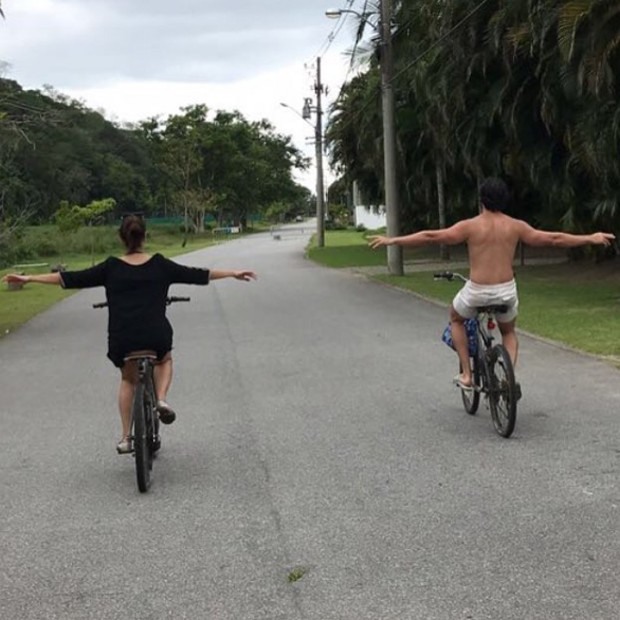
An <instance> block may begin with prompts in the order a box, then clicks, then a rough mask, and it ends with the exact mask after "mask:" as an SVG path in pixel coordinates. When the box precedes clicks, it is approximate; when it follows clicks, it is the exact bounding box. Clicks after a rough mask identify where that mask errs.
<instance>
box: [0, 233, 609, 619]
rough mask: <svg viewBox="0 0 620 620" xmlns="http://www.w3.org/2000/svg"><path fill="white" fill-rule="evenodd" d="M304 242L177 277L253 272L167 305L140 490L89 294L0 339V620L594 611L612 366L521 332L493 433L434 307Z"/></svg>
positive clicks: (264, 242) (225, 251) (605, 599)
mask: <svg viewBox="0 0 620 620" xmlns="http://www.w3.org/2000/svg"><path fill="white" fill-rule="evenodd" d="M308 233H309V231H308ZM308 233H306V234H301V233H299V231H291V232H289V233H283V234H282V235H281V239H280V240H274V239H272V238H271V237H270V236H269V235H268V234H265V235H257V236H254V237H251V238H244V239H239V240H235V241H232V242H230V243H226V244H222V245H219V246H217V247H214V248H209V249H206V250H203V251H199V252H195V253H192V254H190V255H187V256H185V257H183V259H179V260H181V261H182V262H184V263H186V264H193V265H197V266H205V267H215V268H249V269H254V270H256V271H257V272H258V274H259V278H260V279H259V280H258V281H257V282H252V283H243V282H236V281H234V280H224V281H216V282H213V283H212V284H211V285H209V286H207V287H187V286H176V287H173V289H172V291H171V292H172V293H173V294H190V295H191V297H192V302H191V303H190V304H178V305H176V306H173V307H171V309H170V317H171V320H172V322H173V325H174V327H175V350H174V355H175V381H174V384H173V386H172V390H171V393H170V402H171V403H172V404H173V405H174V406H175V408H176V409H177V411H178V414H179V415H178V419H177V421H176V422H175V423H174V425H172V426H170V427H165V428H164V429H163V431H164V432H163V447H162V450H161V455H160V457H159V458H158V459H157V460H156V462H155V466H154V470H153V478H154V479H153V484H152V487H151V489H150V491H149V492H148V493H147V494H140V493H139V492H138V490H137V487H136V482H135V470H134V461H133V459H132V457H131V456H119V455H117V454H116V451H115V445H116V441H117V440H118V435H119V423H118V419H117V418H118V415H117V412H116V389H117V381H118V378H117V374H118V373H117V371H116V370H115V369H114V368H113V366H112V365H111V364H110V363H109V362H108V361H107V360H106V358H105V328H106V312H105V310H104V311H101V310H98V311H96V310H93V309H91V304H92V303H93V302H95V301H100V300H101V299H102V298H103V291H102V290H101V289H99V290H97V289H94V290H90V291H83V292H80V293H78V294H76V295H74V296H72V297H70V298H69V299H66V300H65V301H63V302H62V303H59V304H58V305H57V306H55V307H54V308H52V309H51V310H49V311H48V312H46V313H44V314H42V315H40V316H38V317H37V318H35V319H34V320H32V321H30V322H29V323H28V324H27V325H25V326H24V327H22V328H20V329H18V330H17V331H16V332H14V333H12V334H10V335H9V336H8V337H6V338H4V339H3V340H2V341H0V361H1V372H0V422H1V425H2V426H1V431H0V473H1V477H0V488H1V496H0V500H1V502H0V554H1V555H0V618H2V620H34V619H41V620H51V619H56V618H58V619H62V620H72V619H115V618H119V619H126V618H131V619H133V620H147V619H148V620H151V619H152V620H159V619H162V618H172V619H183V618H188V619H192V620H202V619H205V620H245V619H247V620H262V619H264V620H302V619H304V620H331V619H333V620H366V619H377V620H379V619H381V620H384V619H385V620H387V619H393V620H409V619H411V620H453V619H454V620H483V619H489V620H512V619H514V620H524V619H527V620H538V619H545V620H547V619H557V620H586V619H587V620H603V619H605V620H608V619H617V618H618V617H620V578H619V576H618V567H619V565H620V485H619V482H618V480H619V478H618V474H619V471H620V433H619V431H620V382H619V381H618V371H617V370H615V369H613V368H612V367H610V366H608V365H606V364H604V363H602V362H599V361H597V360H595V359H593V358H591V357H586V356H581V355H577V354H575V353H571V352H567V351H564V350H562V349H559V348H556V347H554V346H550V345H548V344H544V343H540V342H537V341H534V340H532V339H529V338H523V339H522V357H521V364H520V368H519V377H520V380H521V383H522V385H523V391H524V397H523V400H522V401H521V403H520V408H519V415H518V419H517V428H516V431H515V433H514V435H513V437H512V438H511V439H509V440H504V439H502V438H500V437H499V436H498V435H496V434H495V432H494V430H493V427H492V423H491V420H490V417H489V413H488V410H487V409H486V407H485V406H484V405H483V406H482V407H481V411H480V413H479V414H478V415H477V416H475V417H470V416H467V415H466V414H465V413H464V411H463V410H462V407H461V404H460V397H459V394H458V391H457V390H456V388H454V387H453V386H452V385H451V378H452V376H453V375H454V373H455V371H456V359H455V356H454V354H453V353H451V352H450V351H449V350H448V349H447V347H446V346H445V345H443V344H442V343H441V342H440V335H441V331H442V329H443V327H444V325H445V324H446V311H445V310H444V309H442V308H438V307H437V306H435V305H432V304H429V303H427V302H424V301H422V300H419V299H417V298H416V297H414V296H412V295H410V294H407V293H405V292H402V291H399V290H395V289H392V288H389V287H386V286H383V285H380V284H377V283H373V282H371V281H369V280H367V279H365V278H364V277H361V276H359V275H358V276H356V275H353V274H351V273H348V272H343V271H336V270H330V269H325V268H322V267H319V266H317V265H315V264H313V263H311V262H310V261H308V260H306V259H305V258H304V252H303V248H304V246H305V244H306V242H307V240H308V236H307V234H308ZM446 286H451V285H450V284H446ZM454 286H456V284H455V285H454ZM15 294H16V295H20V294H22V293H21V292H16V293H15ZM610 337H613V338H617V337H620V335H619V334H610Z"/></svg>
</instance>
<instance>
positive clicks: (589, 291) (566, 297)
mask: <svg viewBox="0 0 620 620" xmlns="http://www.w3.org/2000/svg"><path fill="white" fill-rule="evenodd" d="M356 236H357V238H356ZM313 250H314V251H313ZM327 250H329V251H327ZM308 253H309V256H310V258H312V259H313V260H316V261H317V262H319V263H321V264H323V265H326V266H330V267H362V268H364V267H372V266H385V264H386V256H385V251H377V252H374V251H373V250H370V249H368V248H367V244H366V241H365V239H364V235H363V234H362V233H357V232H350V231H347V233H345V234H343V233H340V232H338V233H333V232H331V231H329V232H328V233H327V234H326V241H325V248H314V249H311V250H310V251H309V252H308ZM368 253H370V254H371V255H372V256H373V258H370V257H368ZM438 255H439V252H438V249H437V248H436V247H434V248H433V247H431V248H425V251H424V252H420V253H418V251H416V253H408V254H407V255H406V256H405V260H406V261H413V263H411V262H410V263H409V264H408V265H407V266H406V272H407V273H406V275H405V276H401V277H397V276H390V275H384V274H372V270H370V271H369V277H371V278H373V279H376V280H378V281H381V282H384V283H387V284H390V285H393V286H398V287H400V288H403V289H406V290H410V291H414V292H416V293H419V294H421V295H423V296H425V297H428V298H431V299H435V300H437V301H440V302H443V303H445V304H449V303H450V302H451V301H452V299H453V297H454V295H455V294H456V292H457V291H458V289H459V288H460V284H459V283H458V282H446V281H445V280H441V281H435V280H433V277H432V272H433V265H432V264H431V263H432V262H434V260H433V259H435V260H437V259H438ZM452 256H453V261H452V262H453V263H456V262H458V261H462V260H465V259H466V254H465V253H464V251H463V250H462V249H457V250H456V251H453V252H452ZM543 256H544V257H547V258H548V257H549V253H548V252H547V253H544V254H543ZM556 256H557V253H556ZM359 257H361V261H363V262H358V263H357V264H354V263H355V261H356V259H358V258H359ZM528 258H532V256H529V257H528ZM437 262H439V261H438V260H437ZM442 268H443V267H442ZM448 268H450V266H449V264H448ZM453 268H454V269H455V270H457V271H461V272H462V273H463V275H467V270H466V269H465V270H463V269H460V268H458V267H453ZM515 272H516V278H517V284H518V287H519V299H520V305H519V319H518V327H519V328H521V329H523V330H525V331H528V332H530V333H533V334H536V335H538V336H541V337H544V338H549V339H551V340H555V341H558V342H561V343H564V344H566V345H568V346H570V347H574V348H576V349H579V350H582V351H586V352H588V353H593V354H595V355H600V356H605V357H608V358H609V359H610V361H612V362H614V363H616V364H618V363H620V261H618V260H612V261H605V262H602V263H600V264H594V263H593V262H591V261H590V260H583V261H579V262H563V263H560V264H551V265H549V264H547V265H528V264H527V258H526V264H525V266H517V267H515ZM446 323H447V312H446ZM438 337H439V336H438Z"/></svg>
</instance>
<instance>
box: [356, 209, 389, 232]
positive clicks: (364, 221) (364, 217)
mask: <svg viewBox="0 0 620 620" xmlns="http://www.w3.org/2000/svg"><path fill="white" fill-rule="evenodd" d="M355 225H356V226H360V225H361V226H365V227H366V228H368V229H369V230H375V229H377V228H383V227H385V226H386V219H385V207H378V208H376V209H369V208H368V207H365V206H363V205H357V206H356V207H355Z"/></svg>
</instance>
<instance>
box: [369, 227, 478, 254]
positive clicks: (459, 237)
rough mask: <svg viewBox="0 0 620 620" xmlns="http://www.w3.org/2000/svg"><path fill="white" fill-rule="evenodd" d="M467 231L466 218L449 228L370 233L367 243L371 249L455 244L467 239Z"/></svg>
mask: <svg viewBox="0 0 620 620" xmlns="http://www.w3.org/2000/svg"><path fill="white" fill-rule="evenodd" d="M468 231H469V228H468V224H467V220H464V221H462V222H458V223H456V224H454V226H450V228H439V229H437V230H421V231H420V232H416V233H412V234H411V235H404V236H402V237H386V236H383V235H372V236H370V237H368V245H370V247H371V248H372V249H373V250H375V249H377V248H381V247H384V246H387V245H401V246H407V247H411V248H416V247H420V246H422V245H430V244H443V245H456V244H458V243H463V242H464V241H467V236H468Z"/></svg>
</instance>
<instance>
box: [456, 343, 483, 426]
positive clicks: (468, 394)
mask: <svg viewBox="0 0 620 620" xmlns="http://www.w3.org/2000/svg"><path fill="white" fill-rule="evenodd" d="M459 372H460V373H461V372H463V366H462V364H459ZM471 372H472V375H471V378H472V382H473V383H472V386H473V388H474V389H473V390H461V398H462V399H463V407H465V411H466V412H467V413H469V415H476V412H477V411H478V405H479V404H480V360H479V359H478V356H477V355H475V356H474V357H472V358H471Z"/></svg>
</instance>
